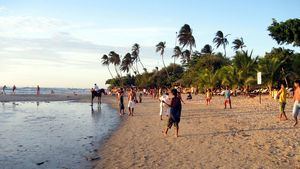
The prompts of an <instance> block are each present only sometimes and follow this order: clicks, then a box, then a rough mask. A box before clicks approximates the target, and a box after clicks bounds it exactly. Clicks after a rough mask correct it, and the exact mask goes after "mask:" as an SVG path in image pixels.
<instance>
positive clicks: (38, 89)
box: [36, 85, 41, 96]
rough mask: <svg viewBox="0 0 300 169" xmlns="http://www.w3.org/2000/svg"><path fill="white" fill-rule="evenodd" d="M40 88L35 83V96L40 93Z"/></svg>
mask: <svg viewBox="0 0 300 169" xmlns="http://www.w3.org/2000/svg"><path fill="white" fill-rule="evenodd" d="M40 90H41V88H40V86H39V85H37V87H36V95H37V96H39V95H40Z"/></svg>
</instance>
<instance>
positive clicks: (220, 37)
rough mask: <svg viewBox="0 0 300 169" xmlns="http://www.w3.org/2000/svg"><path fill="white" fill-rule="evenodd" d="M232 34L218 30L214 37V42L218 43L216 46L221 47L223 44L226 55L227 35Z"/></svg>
mask: <svg viewBox="0 0 300 169" xmlns="http://www.w3.org/2000/svg"><path fill="white" fill-rule="evenodd" d="M229 35H230V34H227V35H225V36H224V34H223V32H222V31H218V32H217V33H216V37H215V38H214V39H213V42H214V43H215V44H216V47H217V48H219V47H220V46H221V45H222V46H223V49H224V55H225V56H226V45H228V40H227V36H229Z"/></svg>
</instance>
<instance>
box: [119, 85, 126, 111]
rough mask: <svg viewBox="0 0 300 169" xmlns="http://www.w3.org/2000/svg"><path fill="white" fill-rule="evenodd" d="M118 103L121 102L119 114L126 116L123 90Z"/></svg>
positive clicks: (120, 91)
mask: <svg viewBox="0 0 300 169" xmlns="http://www.w3.org/2000/svg"><path fill="white" fill-rule="evenodd" d="M118 102H119V114H120V116H122V115H124V114H125V106H124V91H123V88H121V89H120V90H119V92H118Z"/></svg>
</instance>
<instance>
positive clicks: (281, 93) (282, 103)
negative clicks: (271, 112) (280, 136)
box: [276, 84, 288, 120]
mask: <svg viewBox="0 0 300 169" xmlns="http://www.w3.org/2000/svg"><path fill="white" fill-rule="evenodd" d="M286 95H287V91H286V89H285V85H284V84H281V86H280V90H279V91H278V93H277V96H276V97H277V98H279V105H280V108H279V110H280V115H279V119H280V120H282V117H283V116H284V120H287V119H288V118H287V116H286V114H285V111H284V109H285V106H286Z"/></svg>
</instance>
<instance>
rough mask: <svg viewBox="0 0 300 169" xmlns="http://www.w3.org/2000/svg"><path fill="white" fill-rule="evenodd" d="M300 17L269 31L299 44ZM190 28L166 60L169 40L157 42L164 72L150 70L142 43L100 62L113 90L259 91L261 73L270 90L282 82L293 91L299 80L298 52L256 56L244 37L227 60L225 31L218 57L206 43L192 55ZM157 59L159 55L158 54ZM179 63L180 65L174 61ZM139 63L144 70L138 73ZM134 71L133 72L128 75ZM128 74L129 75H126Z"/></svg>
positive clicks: (279, 50) (218, 43)
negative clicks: (169, 60)
mask: <svg viewBox="0 0 300 169" xmlns="http://www.w3.org/2000/svg"><path fill="white" fill-rule="evenodd" d="M299 28H300V26H299V19H293V20H291V19H290V20H287V21H286V22H281V23H278V22H277V21H276V20H273V23H272V24H271V26H269V27H268V30H269V31H270V36H271V37H273V38H274V39H275V40H276V41H277V42H278V43H279V44H284V43H287V44H293V45H294V46H299V45H300V43H299V36H300V34H299ZM192 32H193V31H192V29H191V27H190V26H189V25H187V24H185V25H183V26H182V27H181V28H180V30H179V33H178V36H177V40H178V42H179V46H175V47H174V49H173V55H172V56H165V48H166V46H167V44H166V42H163V41H161V42H159V43H158V44H157V45H156V46H155V47H156V52H157V53H158V54H159V55H160V57H161V59H162V63H163V66H164V67H163V68H161V69H159V68H158V67H155V68H153V70H152V71H147V69H146V68H145V67H144V65H143V64H142V62H141V59H140V55H139V53H140V52H139V51H140V46H139V44H137V43H136V44H134V45H133V46H132V51H131V53H126V54H125V55H124V57H123V58H122V59H121V56H120V55H119V54H117V53H115V52H114V51H111V52H110V53H109V54H108V55H103V57H102V58H101V61H102V65H104V66H107V68H108V70H109V73H110V75H111V77H112V78H111V79H109V80H107V81H106V84H109V85H110V87H111V88H113V87H120V86H138V87H142V88H149V87H171V86H173V85H181V86H184V87H191V86H193V87H197V88H198V89H200V90H203V89H206V88H220V87H221V86H226V85H229V86H230V87H231V88H233V89H237V88H244V89H245V88H249V87H256V86H257V85H256V74H257V72H259V71H261V72H262V75H263V78H262V79H263V86H265V87H268V88H269V89H271V88H272V87H274V86H276V85H277V84H278V82H284V83H286V84H287V85H288V86H289V87H291V85H292V83H293V81H294V80H295V79H297V78H300V54H299V53H294V51H292V50H289V49H284V48H282V47H279V48H273V49H272V50H271V51H270V52H266V53H265V55H264V56H253V55H252V51H251V52H249V51H248V50H245V48H247V46H246V45H245V43H244V40H243V38H242V37H240V38H236V39H234V40H233V42H232V47H231V48H232V49H233V51H235V54H234V55H233V56H231V57H230V58H228V57H226V47H227V46H228V45H229V41H228V39H227V37H228V36H229V34H227V35H224V34H223V32H222V31H217V33H216V36H215V37H214V38H213V40H212V42H213V43H214V45H215V47H216V48H219V47H220V46H221V47H222V48H223V50H224V53H214V51H213V47H212V46H211V45H210V44H206V45H205V46H204V47H203V48H202V49H201V52H198V51H197V50H194V51H193V48H195V47H196V43H195V38H194V36H193V33H192ZM155 57H156V58H158V57H157V56H155ZM165 57H172V58H174V63H171V64H170V65H168V66H167V65H165V62H164V58H165ZM177 60H180V63H181V64H178V63H176V62H177ZM139 64H140V65H141V66H142V68H143V70H144V71H143V72H142V73H141V72H140V71H139V69H138V67H139V66H138V65H139ZM110 65H113V66H114V68H115V72H116V76H115V77H114V76H113V74H112V72H111V70H110V69H109V66H110ZM130 72H132V74H131V73H130ZM122 73H125V74H126V75H125V76H122Z"/></svg>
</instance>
